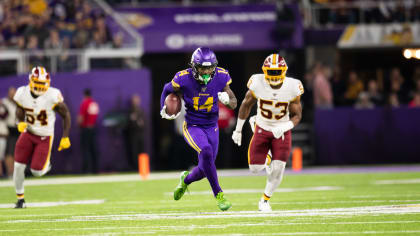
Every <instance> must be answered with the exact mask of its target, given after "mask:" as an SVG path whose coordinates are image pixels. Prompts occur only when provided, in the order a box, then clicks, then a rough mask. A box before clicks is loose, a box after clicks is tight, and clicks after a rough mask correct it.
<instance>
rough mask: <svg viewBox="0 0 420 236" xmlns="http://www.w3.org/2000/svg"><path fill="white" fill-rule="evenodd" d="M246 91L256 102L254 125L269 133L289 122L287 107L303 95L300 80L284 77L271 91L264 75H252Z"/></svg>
mask: <svg viewBox="0 0 420 236" xmlns="http://www.w3.org/2000/svg"><path fill="white" fill-rule="evenodd" d="M248 89H249V90H250V91H251V93H252V95H253V96H254V97H255V98H256V99H257V100H258V103H257V105H258V108H257V119H256V123H257V125H258V126H259V127H261V128H262V129H264V130H267V131H271V130H272V128H274V127H275V126H276V125H278V124H279V122H284V121H289V120H290V117H289V105H290V103H291V102H292V101H294V100H295V99H296V98H297V97H298V96H300V95H302V94H303V85H302V83H301V82H300V80H297V79H293V78H290V77H286V78H285V79H284V81H283V85H282V86H281V87H280V88H279V89H273V88H271V86H270V85H269V84H268V83H267V81H266V80H265V78H264V74H254V75H252V76H251V78H250V79H249V81H248Z"/></svg>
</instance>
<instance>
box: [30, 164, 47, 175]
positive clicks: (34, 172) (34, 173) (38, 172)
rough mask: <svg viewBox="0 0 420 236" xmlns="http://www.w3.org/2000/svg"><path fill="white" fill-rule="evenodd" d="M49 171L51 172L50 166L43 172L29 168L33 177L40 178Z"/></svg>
mask: <svg viewBox="0 0 420 236" xmlns="http://www.w3.org/2000/svg"><path fill="white" fill-rule="evenodd" d="M50 170H51V165H48V166H47V167H45V168H44V169H43V170H34V169H32V168H31V172H32V174H33V175H34V176H35V177H41V176H43V175H45V174H46V173H48V171H50Z"/></svg>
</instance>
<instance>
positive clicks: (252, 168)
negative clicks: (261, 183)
mask: <svg viewBox="0 0 420 236" xmlns="http://www.w3.org/2000/svg"><path fill="white" fill-rule="evenodd" d="M264 168H265V165H251V164H250V165H249V170H250V171H251V172H252V173H254V174H256V173H258V172H260V171H262V170H264Z"/></svg>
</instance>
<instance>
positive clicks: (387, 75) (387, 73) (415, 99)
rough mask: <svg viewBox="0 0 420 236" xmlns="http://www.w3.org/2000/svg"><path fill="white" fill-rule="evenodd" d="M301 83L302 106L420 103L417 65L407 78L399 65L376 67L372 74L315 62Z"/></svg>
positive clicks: (402, 104)
mask: <svg viewBox="0 0 420 236" xmlns="http://www.w3.org/2000/svg"><path fill="white" fill-rule="evenodd" d="M304 83H305V88H306V93H307V95H306V96H303V99H304V105H305V106H306V107H305V109H306V108H315V109H329V108H333V107H337V106H352V107H354V108H356V109H371V108H375V107H384V106H388V107H400V106H408V107H420V66H417V67H416V68H415V70H414V71H413V73H412V74H411V76H410V77H407V78H406V77H404V76H403V75H402V74H401V71H400V68H398V67H394V68H389V69H385V68H378V69H377V70H376V71H375V73H373V76H372V73H368V72H365V71H356V70H350V71H349V72H346V73H341V71H340V69H339V67H336V68H334V69H332V68H331V67H329V66H327V65H324V64H322V63H316V64H315V65H314V66H313V67H312V68H311V69H310V70H308V71H307V72H306V74H305V79H304ZM312 110H313V109H312ZM308 112H309V111H308Z"/></svg>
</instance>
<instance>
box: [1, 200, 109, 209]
mask: <svg viewBox="0 0 420 236" xmlns="http://www.w3.org/2000/svg"><path fill="white" fill-rule="evenodd" d="M104 202H105V200H80V201H71V202H64V201H60V202H30V203H27V204H26V205H27V206H28V207H54V206H65V205H87V204H102V203H104ZM14 206H15V205H14V204H9V203H8V204H0V208H13V207H14Z"/></svg>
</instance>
